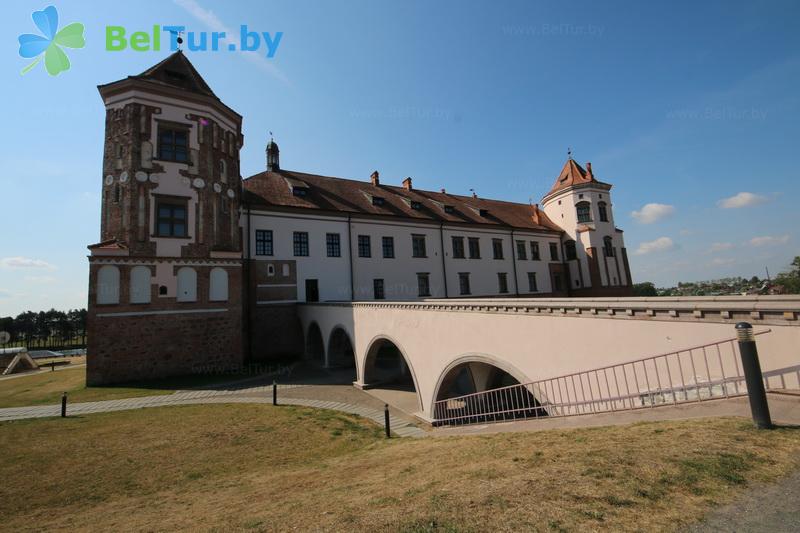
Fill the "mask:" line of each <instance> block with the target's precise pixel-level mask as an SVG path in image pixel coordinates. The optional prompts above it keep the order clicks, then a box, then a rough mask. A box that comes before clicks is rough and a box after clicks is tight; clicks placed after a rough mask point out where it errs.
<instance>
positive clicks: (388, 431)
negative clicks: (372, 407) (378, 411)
mask: <svg viewBox="0 0 800 533" xmlns="http://www.w3.org/2000/svg"><path fill="white" fill-rule="evenodd" d="M383 421H384V423H385V424H386V438H387V439H390V438H392V428H391V427H390V426H389V404H388V403H387V404H384V405H383Z"/></svg>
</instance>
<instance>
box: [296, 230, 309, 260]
mask: <svg viewBox="0 0 800 533" xmlns="http://www.w3.org/2000/svg"><path fill="white" fill-rule="evenodd" d="M294 255H295V257H307V256H308V232H307V231H295V232H294Z"/></svg>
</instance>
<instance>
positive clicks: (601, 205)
mask: <svg viewBox="0 0 800 533" xmlns="http://www.w3.org/2000/svg"><path fill="white" fill-rule="evenodd" d="M597 211H598V212H599V213H600V222H608V211H607V210H606V203H605V202H598V203H597Z"/></svg>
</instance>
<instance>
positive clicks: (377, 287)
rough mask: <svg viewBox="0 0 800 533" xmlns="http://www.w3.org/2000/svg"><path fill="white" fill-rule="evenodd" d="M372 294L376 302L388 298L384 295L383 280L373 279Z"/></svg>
mask: <svg viewBox="0 0 800 533" xmlns="http://www.w3.org/2000/svg"><path fill="white" fill-rule="evenodd" d="M372 292H373V296H374V298H375V299H376V300H384V299H386V296H385V295H384V293H383V280H382V279H373V280H372Z"/></svg>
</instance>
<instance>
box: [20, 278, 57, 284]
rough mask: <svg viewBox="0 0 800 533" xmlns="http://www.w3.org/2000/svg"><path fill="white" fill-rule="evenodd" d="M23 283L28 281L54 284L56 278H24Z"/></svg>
mask: <svg viewBox="0 0 800 533" xmlns="http://www.w3.org/2000/svg"><path fill="white" fill-rule="evenodd" d="M24 279H25V281H30V282H31V283H41V284H45V283H55V282H56V278H54V277H53V276H25V278H24Z"/></svg>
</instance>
